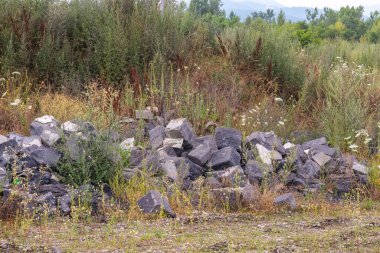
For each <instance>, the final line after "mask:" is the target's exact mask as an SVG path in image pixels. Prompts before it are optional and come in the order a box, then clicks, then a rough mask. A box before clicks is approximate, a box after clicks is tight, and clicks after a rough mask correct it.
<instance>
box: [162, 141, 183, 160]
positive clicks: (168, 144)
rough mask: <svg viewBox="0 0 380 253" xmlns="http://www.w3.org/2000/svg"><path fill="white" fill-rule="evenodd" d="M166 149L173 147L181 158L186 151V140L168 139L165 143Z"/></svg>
mask: <svg viewBox="0 0 380 253" xmlns="http://www.w3.org/2000/svg"><path fill="white" fill-rule="evenodd" d="M163 145H164V147H172V148H173V149H174V151H175V153H176V155H177V156H181V154H182V153H183V152H184V150H185V147H184V145H185V141H184V139H173V138H166V139H165V140H164V142H163Z"/></svg>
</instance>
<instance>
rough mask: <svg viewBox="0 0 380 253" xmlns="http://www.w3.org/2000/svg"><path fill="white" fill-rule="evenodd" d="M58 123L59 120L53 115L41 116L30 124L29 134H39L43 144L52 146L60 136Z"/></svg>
mask: <svg viewBox="0 0 380 253" xmlns="http://www.w3.org/2000/svg"><path fill="white" fill-rule="evenodd" d="M58 125H59V122H58V121H57V120H56V119H55V118H54V117H52V116H49V115H45V116H42V117H40V118H37V119H35V120H34V121H33V122H32V123H31V124H30V135H31V136H33V135H36V136H39V137H40V138H41V140H42V142H43V143H44V144H45V145H47V146H53V145H54V144H56V143H57V142H58V141H59V140H60V138H61V136H60V132H59V128H58Z"/></svg>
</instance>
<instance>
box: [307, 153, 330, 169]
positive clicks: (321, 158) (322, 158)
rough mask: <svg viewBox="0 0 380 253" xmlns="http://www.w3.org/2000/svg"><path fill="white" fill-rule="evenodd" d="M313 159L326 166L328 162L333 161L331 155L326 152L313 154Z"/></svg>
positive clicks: (321, 165)
mask: <svg viewBox="0 0 380 253" xmlns="http://www.w3.org/2000/svg"><path fill="white" fill-rule="evenodd" d="M312 159H313V161H314V162H316V163H317V164H318V165H319V166H320V167H323V166H325V165H326V164H327V163H328V162H330V161H331V159H332V158H331V156H328V155H326V154H325V153H322V152H319V153H316V154H315V155H313V157H312Z"/></svg>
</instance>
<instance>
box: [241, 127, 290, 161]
mask: <svg viewBox="0 0 380 253" xmlns="http://www.w3.org/2000/svg"><path fill="white" fill-rule="evenodd" d="M245 142H246V144H247V145H248V146H250V147H254V146H255V145H257V144H260V145H262V146H264V147H265V148H266V149H268V150H276V151H277V152H280V153H281V154H282V155H285V154H286V149H285V148H284V146H283V145H282V142H281V138H279V137H278V136H277V135H276V134H275V133H274V132H253V133H251V134H250V135H249V136H248V137H247V138H246V140H245Z"/></svg>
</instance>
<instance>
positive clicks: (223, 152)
mask: <svg viewBox="0 0 380 253" xmlns="http://www.w3.org/2000/svg"><path fill="white" fill-rule="evenodd" d="M240 160H241V156H240V154H239V152H237V150H236V149H235V148H233V147H225V148H222V149H220V150H218V151H217V152H215V153H214V154H213V155H212V157H211V159H210V161H209V162H208V167H210V168H212V169H213V170H223V169H226V168H228V167H233V166H236V165H240Z"/></svg>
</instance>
